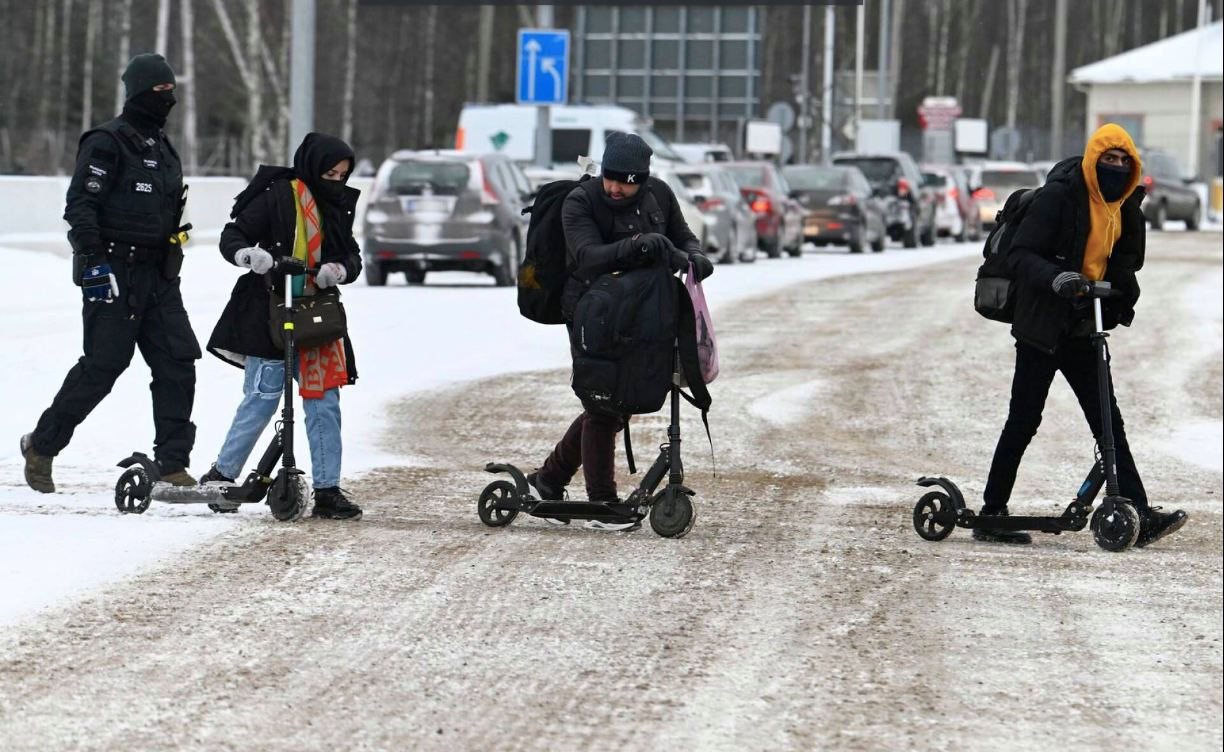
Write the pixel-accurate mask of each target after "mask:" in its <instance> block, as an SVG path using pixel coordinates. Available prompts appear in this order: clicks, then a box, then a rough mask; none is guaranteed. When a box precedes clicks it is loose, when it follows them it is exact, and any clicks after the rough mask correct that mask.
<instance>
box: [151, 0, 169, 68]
mask: <svg viewBox="0 0 1224 752" xmlns="http://www.w3.org/2000/svg"><path fill="white" fill-rule="evenodd" d="M169 40H170V0H157V41H156V42H154V44H153V50H154V51H155V52H157V53H159V54H162V55H165V54H166V46H167V44H168V43H169Z"/></svg>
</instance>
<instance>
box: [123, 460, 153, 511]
mask: <svg viewBox="0 0 1224 752" xmlns="http://www.w3.org/2000/svg"><path fill="white" fill-rule="evenodd" d="M152 489H153V484H152V483H150V482H149V474H148V473H146V472H145V469H144V468H143V467H141V466H140V465H139V464H136V465H132V466H131V467H129V468H128V469H127V470H124V471H123V475H120V476H119V481H118V482H117V483H115V506H116V507H117V508H118V509H119V511H120V512H122V513H124V514H143V513H144V511H145V510H146V509H148V508H149V503H150V502H151V501H152V500H153V499H152V494H151V492H152Z"/></svg>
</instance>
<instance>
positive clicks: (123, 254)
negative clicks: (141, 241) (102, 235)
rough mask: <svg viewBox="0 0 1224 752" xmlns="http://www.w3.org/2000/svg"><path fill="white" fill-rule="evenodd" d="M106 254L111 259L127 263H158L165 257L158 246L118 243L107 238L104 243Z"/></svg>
mask: <svg viewBox="0 0 1224 752" xmlns="http://www.w3.org/2000/svg"><path fill="white" fill-rule="evenodd" d="M106 255H107V256H109V257H110V259H111V260H112V261H124V262H127V263H129V264H160V263H161V262H162V260H163V259H164V258H165V257H166V253H165V251H163V250H162V249H160V248H142V247H140V246H138V245H131V244H130V243H119V242H117V241H113V240H109V241H107V243H106Z"/></svg>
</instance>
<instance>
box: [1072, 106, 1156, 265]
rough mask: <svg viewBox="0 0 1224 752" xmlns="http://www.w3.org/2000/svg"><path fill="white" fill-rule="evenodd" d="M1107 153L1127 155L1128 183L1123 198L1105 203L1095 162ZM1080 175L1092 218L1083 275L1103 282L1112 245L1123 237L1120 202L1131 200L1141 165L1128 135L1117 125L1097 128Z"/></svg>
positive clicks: (1137, 183) (1085, 152)
mask: <svg viewBox="0 0 1224 752" xmlns="http://www.w3.org/2000/svg"><path fill="white" fill-rule="evenodd" d="M1110 149H1121V150H1123V151H1125V152H1126V153H1127V154H1129V155H1130V157H1131V179H1130V183H1129V184H1127V186H1126V190H1125V191H1124V192H1123V193H1122V198H1120V199H1118V200H1117V201H1109V202H1107V201H1105V199H1104V198H1103V197H1102V196H1101V187H1100V185H1099V184H1098V183H1097V173H1096V167H1097V160H1098V159H1100V158H1101V155H1102V154H1104V153H1105V152H1107V151H1109V150H1110ZM1080 172H1082V173H1083V174H1084V182H1085V183H1086V184H1087V185H1088V214H1089V216H1090V217H1091V218H1092V227H1091V228H1090V229H1089V231H1088V242H1087V244H1086V245H1085V246H1084V268H1083V271H1082V274H1083V275H1084V276H1085V277H1087V278H1088V279H1104V278H1105V268H1106V266H1107V265H1108V263H1109V256H1110V254H1112V253H1113V247H1114V243H1116V242H1118V238H1120V237H1122V202H1124V201H1126V199H1128V198H1130V195H1131V194H1132V193H1134V192H1135V187H1136V186H1138V185H1139V176H1140V175H1142V174H1143V165H1142V163H1140V161H1139V150H1138V149H1136V148H1135V142H1134V141H1132V140H1131V137H1130V134H1129V133H1127V132H1126V130H1125V129H1123V128H1122V126H1120V125H1118V124H1117V123H1106V124H1105V125H1102V126H1101V127H1100V128H1097V130H1096V133H1093V134H1092V138H1090V139H1088V145H1087V146H1085V147H1084V158H1083V159H1082V160H1080Z"/></svg>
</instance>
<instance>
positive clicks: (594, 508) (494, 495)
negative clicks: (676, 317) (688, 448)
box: [476, 348, 697, 538]
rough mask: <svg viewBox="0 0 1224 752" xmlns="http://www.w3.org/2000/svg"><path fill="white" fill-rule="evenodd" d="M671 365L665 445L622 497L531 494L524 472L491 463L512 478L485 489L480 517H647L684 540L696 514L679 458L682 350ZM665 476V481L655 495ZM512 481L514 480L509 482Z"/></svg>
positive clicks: (489, 521) (505, 520) (493, 522)
mask: <svg viewBox="0 0 1224 752" xmlns="http://www.w3.org/2000/svg"><path fill="white" fill-rule="evenodd" d="M673 362H674V363H675V369H674V371H673V375H672V386H671V424H670V425H669V426H668V427H667V443H666V444H662V445H660V446H659V456H658V458H657V459H656V460H655V461H654V464H653V465H651V466H650V469H649V470H647V471H646V475H645V476H643V478H642V482H641V483H640V484H639V485H638V487H637V488H635V489H634V490H633V492H632V493H630V494H629V496H628V497H627V498H626V499H625V500H624V501H608V502H597V501H568V500H567V501H546V500H542V499H537V498H536V497H534V496H533V495H532V494H531V486H530V485H528V483H527V476H526V475H524V474H523V471H522V470H519V469H518V468H517V467H515V466H514V465H510V464H505V463H489V464H488V465H486V466H485V472H489V473H495V474H496V473H506V474H508V475H509V476H510V478H511V480H495V481H493V482H492V483H490V484H489V485H488V486H486V487H485V489H484V491H482V492H481V494H480V501H479V502H477V505H476V513H477V514H478V515H479V516H480V521H481V522H483V523H484V524H486V525H488V526H489V527H505V526H506V525H509V524H510V523H511V522H513V521H514V518H515V517H517V516H518V513H519V512H524V513H526V514H528V515H531V516H532V517H540V518H543V519H550V520H558V521H561V522H564V523H568V522H569V521H570V520H598V521H601V522H614V523H626V522H631V523H634V524H637V523H640V522H641V521H642V519H643V518H645V517H646V516H647V515H649V517H650V528H651V529H652V530H654V531H655V532H656V533H657V534H659V535H661V536H662V537H664V538H682V537H684V536H685V535H687V534H688V532H689V531H690V530H692V529H693V522H694V521H695V520H696V518H697V512H696V510H695V509H694V507H693V502H692V498H693V497H694V496H696V493H694V491H693V490H692V489H691V488H689V487H687V486H685V485H684V465H683V463H682V462H681V460H680V396H681V392H680V374H681V368H680V353H679V349H678V348H677V349H676V350H675V354H674V357H673ZM665 477H666V479H667V485H666V486H664V488H663V490H661V491H659V492H658V493H656V492H655V491H656V489H657V488H658V487H659V484H660V483H662V482H663V479H664V478H665ZM512 481H513V482H512Z"/></svg>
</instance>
